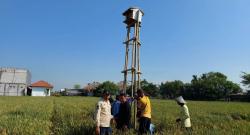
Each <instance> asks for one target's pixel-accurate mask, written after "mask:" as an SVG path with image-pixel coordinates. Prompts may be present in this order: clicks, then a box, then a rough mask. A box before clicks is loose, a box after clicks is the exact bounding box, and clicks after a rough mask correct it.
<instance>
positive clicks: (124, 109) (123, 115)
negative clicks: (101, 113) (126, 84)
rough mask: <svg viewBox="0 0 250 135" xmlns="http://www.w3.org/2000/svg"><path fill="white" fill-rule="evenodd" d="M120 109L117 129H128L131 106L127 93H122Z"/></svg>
mask: <svg viewBox="0 0 250 135" xmlns="http://www.w3.org/2000/svg"><path fill="white" fill-rule="evenodd" d="M120 102H121V104H120V109H119V113H118V121H117V129H121V130H126V129H129V128H130V118H131V107H130V104H129V102H128V101H127V97H126V95H125V94H123V93H122V94H120Z"/></svg>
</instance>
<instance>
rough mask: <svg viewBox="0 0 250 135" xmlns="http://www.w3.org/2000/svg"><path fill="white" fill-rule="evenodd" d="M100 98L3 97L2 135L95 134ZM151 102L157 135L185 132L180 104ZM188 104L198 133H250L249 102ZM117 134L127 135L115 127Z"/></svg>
mask: <svg viewBox="0 0 250 135" xmlns="http://www.w3.org/2000/svg"><path fill="white" fill-rule="evenodd" d="M97 101H98V98H93V97H0V134H2V135H91V134H93V133H94V129H95V123H94V121H93V114H94V111H95V104H96V102H97ZM151 102H152V109H153V110H152V111H153V112H152V122H153V123H154V124H155V125H156V131H157V133H156V134H158V135H168V134H169V135H181V134H185V132H184V130H183V129H181V128H179V127H178V126H177V125H176V123H175V119H176V118H177V117H178V114H179V106H177V104H176V103H175V102H174V101H170V100H158V99H154V100H151ZM188 107H189V111H190V114H191V121H192V128H193V134H195V135H221V134H226V135H248V134H249V135H250V132H249V131H250V104H249V103H239V102H205V101H188ZM113 133H114V134H123V133H120V132H119V131H116V130H115V129H114V130H113ZM126 134H136V132H135V131H133V130H131V131H129V132H127V133H126Z"/></svg>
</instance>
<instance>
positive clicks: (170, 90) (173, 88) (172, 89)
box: [160, 80, 184, 99]
mask: <svg viewBox="0 0 250 135" xmlns="http://www.w3.org/2000/svg"><path fill="white" fill-rule="evenodd" d="M160 91H161V95H162V96H163V97H164V98H171V99H172V98H175V97H177V96H178V95H180V94H181V92H182V91H184V83H183V82H182V81H180V80H175V81H171V82H165V83H161V85H160Z"/></svg>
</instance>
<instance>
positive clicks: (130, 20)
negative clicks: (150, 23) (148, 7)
mask: <svg viewBox="0 0 250 135" xmlns="http://www.w3.org/2000/svg"><path fill="white" fill-rule="evenodd" d="M122 15H123V16H125V20H124V21H123V22H124V23H125V24H127V25H128V26H132V27H133V26H134V24H135V23H139V24H141V20H142V16H143V15H144V13H143V11H142V10H140V9H139V8H137V7H131V8H129V9H127V10H126V11H125V12H124V13H123V14H122Z"/></svg>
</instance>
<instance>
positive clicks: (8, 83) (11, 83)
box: [0, 68, 31, 96]
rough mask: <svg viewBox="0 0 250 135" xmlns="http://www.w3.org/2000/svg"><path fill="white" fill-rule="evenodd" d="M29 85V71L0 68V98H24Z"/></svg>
mask: <svg viewBox="0 0 250 135" xmlns="http://www.w3.org/2000/svg"><path fill="white" fill-rule="evenodd" d="M30 83H31V73H30V72H29V70H27V69H19V68H0V96H24V95H26V94H27V90H28V86H29V85H30Z"/></svg>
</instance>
